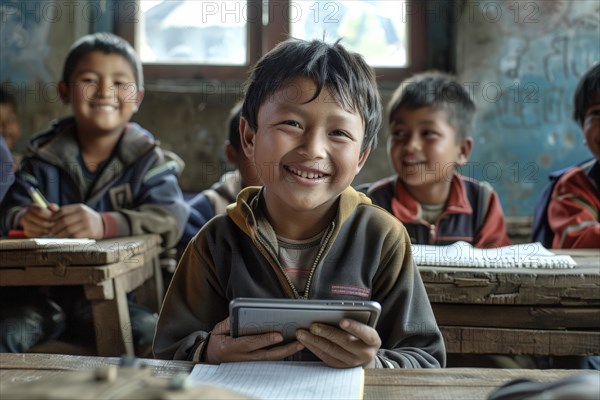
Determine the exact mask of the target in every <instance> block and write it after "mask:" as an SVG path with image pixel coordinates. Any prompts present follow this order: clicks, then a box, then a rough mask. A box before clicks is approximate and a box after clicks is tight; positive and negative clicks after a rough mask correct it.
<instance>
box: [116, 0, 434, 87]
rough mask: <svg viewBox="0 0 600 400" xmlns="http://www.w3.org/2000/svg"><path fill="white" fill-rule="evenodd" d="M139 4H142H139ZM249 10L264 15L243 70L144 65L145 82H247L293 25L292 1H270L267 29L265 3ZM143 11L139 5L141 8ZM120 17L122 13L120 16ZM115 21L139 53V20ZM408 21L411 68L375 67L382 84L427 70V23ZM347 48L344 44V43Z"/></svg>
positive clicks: (252, 31) (254, 26) (254, 1)
mask: <svg viewBox="0 0 600 400" xmlns="http://www.w3.org/2000/svg"><path fill="white" fill-rule="evenodd" d="M137 1H139V0H137ZM247 1H248V4H249V7H253V8H256V9H257V10H259V13H260V15H259V16H258V18H256V19H255V20H250V21H248V23H247V26H246V29H247V38H248V53H247V59H248V64H246V65H240V66H237V65H236V66H231V65H207V64H175V63H174V64H168V63H143V71H144V80H145V81H147V82H156V81H159V80H243V79H245V78H246V77H247V76H248V72H249V70H250V68H251V67H252V65H254V64H255V63H256V62H257V61H258V60H259V59H260V57H261V56H262V55H263V54H265V53H267V52H268V51H269V50H271V49H272V48H273V47H275V46H276V45H277V43H279V42H281V41H283V40H285V39H287V38H289V32H290V25H289V22H288V21H287V20H285V19H284V18H283V13H282V12H281V10H282V9H289V5H290V0H277V1H269V2H268V7H269V8H268V9H269V17H271V16H274V18H273V19H272V20H271V19H269V21H268V24H267V25H266V26H263V23H262V21H263V5H262V2H263V0H247ZM417 2H418V0H406V1H405V3H406V4H407V5H406V7H408V6H409V4H411V3H413V4H415V5H416V6H417V7H418V4H416V3H417ZM137 7H138V8H137V9H138V10H139V3H138V4H137ZM119 14H120V13H119ZM118 16H119V15H117V16H116V18H115V33H116V34H117V35H119V36H121V37H123V38H124V39H126V40H127V41H128V42H129V43H131V44H132V45H133V46H134V48H135V49H136V50H137V49H139V46H138V40H137V37H136V30H137V27H138V22H139V19H137V18H118ZM406 18H408V21H407V24H408V38H409V41H408V49H407V50H408V60H409V65H408V66H407V67H394V68H390V67H374V68H373V69H374V70H375V75H376V76H377V80H378V81H380V82H386V81H399V80H402V79H404V78H406V77H408V76H410V75H412V74H413V73H415V72H418V71H421V70H423V69H424V68H425V66H426V62H427V48H426V39H425V38H426V23H425V18H424V17H423V16H422V15H420V13H415V14H414V15H413V14H410V13H407V16H406ZM342 44H343V40H342Z"/></svg>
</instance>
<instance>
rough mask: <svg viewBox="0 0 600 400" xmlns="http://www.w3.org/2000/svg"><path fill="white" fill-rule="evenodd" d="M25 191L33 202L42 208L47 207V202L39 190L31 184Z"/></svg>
mask: <svg viewBox="0 0 600 400" xmlns="http://www.w3.org/2000/svg"><path fill="white" fill-rule="evenodd" d="M27 192H28V193H29V196H30V197H31V200H33V202H34V203H36V204H37V205H39V206H40V207H42V208H48V202H47V201H46V199H45V198H44V196H42V194H41V193H40V191H39V190H37V189H36V188H34V187H33V186H30V187H29V189H27Z"/></svg>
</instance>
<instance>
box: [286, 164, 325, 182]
mask: <svg viewBox="0 0 600 400" xmlns="http://www.w3.org/2000/svg"><path fill="white" fill-rule="evenodd" d="M288 170H289V171H290V172H291V173H293V174H294V175H298V176H301V177H302V178H306V179H320V178H322V177H323V176H325V175H324V174H321V173H318V172H313V171H300V170H298V169H295V168H292V167H289V168H288Z"/></svg>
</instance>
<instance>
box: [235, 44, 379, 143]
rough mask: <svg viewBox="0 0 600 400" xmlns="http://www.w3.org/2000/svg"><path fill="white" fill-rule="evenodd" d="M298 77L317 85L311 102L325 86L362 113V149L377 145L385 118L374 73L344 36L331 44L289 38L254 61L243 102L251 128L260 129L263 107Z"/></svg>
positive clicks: (245, 114)
mask: <svg viewBox="0 0 600 400" xmlns="http://www.w3.org/2000/svg"><path fill="white" fill-rule="evenodd" d="M299 77H305V78H309V79H311V80H312V81H313V82H314V83H315V85H316V86H317V91H316V92H315V95H314V96H313V98H312V99H310V100H309V102H310V101H313V100H314V99H316V98H317V97H318V96H319V94H320V93H321V91H322V90H323V88H324V87H326V88H328V89H329V90H331V92H332V94H333V96H334V97H335V100H336V101H337V102H338V103H339V104H340V105H341V106H342V107H343V108H344V109H345V110H347V111H350V112H358V113H359V114H360V115H361V117H362V119H363V123H364V128H365V137H364V140H363V143H362V146H361V152H362V151H365V150H366V149H367V148H369V147H371V148H372V149H373V148H375V146H376V145H377V133H378V132H379V128H380V127H381V118H382V105H381V100H380V98H379V92H378V90H377V83H376V81H375V75H374V73H373V70H372V69H371V68H370V67H369V66H368V65H367V63H366V62H365V60H364V59H363V58H362V56H361V55H359V54H357V53H353V52H349V51H348V50H346V49H345V48H344V47H343V46H342V45H341V44H340V40H337V41H336V42H335V43H333V44H330V43H326V42H324V41H322V40H312V41H305V40H300V39H294V38H292V39H288V40H286V41H283V42H281V43H279V44H278V45H277V46H276V47H275V48H274V49H273V50H271V51H269V52H268V53H267V54H265V55H264V56H263V57H262V58H261V59H260V60H259V61H258V62H257V63H256V65H255V66H254V68H253V69H252V71H251V74H250V77H249V79H248V81H247V82H246V84H245V99H244V105H243V107H242V115H243V116H244V118H246V120H247V121H248V124H249V126H250V127H251V128H252V129H253V130H255V131H256V130H257V128H258V122H257V115H258V110H259V108H260V107H261V106H262V105H263V104H264V103H265V102H266V101H268V100H269V97H270V96H272V95H273V94H274V93H275V92H276V91H278V90H279V89H281V88H283V86H284V85H285V84H286V83H288V82H289V81H290V80H291V79H293V78H299Z"/></svg>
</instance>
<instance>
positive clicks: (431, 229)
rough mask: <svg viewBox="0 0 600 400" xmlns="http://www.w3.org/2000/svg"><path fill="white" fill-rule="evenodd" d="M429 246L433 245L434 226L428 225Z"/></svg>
mask: <svg viewBox="0 0 600 400" xmlns="http://www.w3.org/2000/svg"><path fill="white" fill-rule="evenodd" d="M429 244H435V224H431V225H429Z"/></svg>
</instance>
